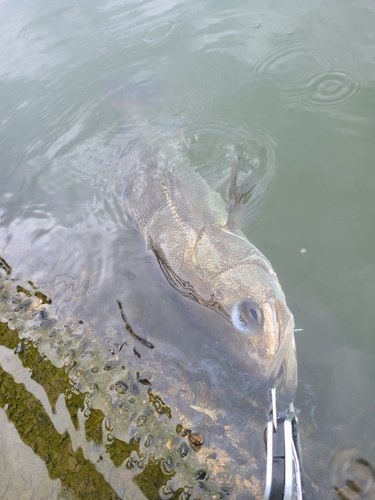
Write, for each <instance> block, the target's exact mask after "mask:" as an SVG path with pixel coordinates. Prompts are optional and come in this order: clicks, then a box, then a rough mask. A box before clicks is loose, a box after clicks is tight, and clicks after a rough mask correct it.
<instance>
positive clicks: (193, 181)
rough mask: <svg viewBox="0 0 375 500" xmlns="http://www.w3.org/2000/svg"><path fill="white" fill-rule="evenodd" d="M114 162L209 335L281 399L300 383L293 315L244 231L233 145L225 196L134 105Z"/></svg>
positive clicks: (243, 180)
mask: <svg viewBox="0 0 375 500" xmlns="http://www.w3.org/2000/svg"><path fill="white" fill-rule="evenodd" d="M127 109H131V112H129V113H128V116H132V119H129V122H128V123H129V126H128V134H127V140H126V141H125V144H124V148H123V151H122V157H121V160H120V161H119V165H118V169H119V170H120V172H121V176H120V177H121V182H122V185H123V192H122V195H123V198H124V204H125V211H126V213H127V215H128V217H129V219H130V220H131V222H132V224H133V225H134V227H135V229H136V230H137V231H138V232H139V234H140V235H141V236H142V238H143V240H144V242H145V243H146V245H147V248H148V249H149V251H150V252H152V253H153V254H154V256H155V257H156V261H157V263H158V266H159V267H160V270H161V271H162V273H163V275H164V279H165V280H166V282H168V283H169V285H170V286H171V287H172V289H173V290H174V293H177V295H178V296H179V298H180V299H181V301H182V304H183V306H184V307H185V308H186V310H187V311H189V315H190V317H191V318H192V319H193V321H194V323H195V324H196V325H198V326H199V329H200V330H201V331H202V333H204V334H206V333H207V334H208V338H210V339H212V342H215V343H216V345H218V346H219V348H220V349H221V350H222V351H223V352H225V353H226V354H228V356H230V357H231V359H233V360H235V363H236V366H238V368H239V370H242V371H244V372H245V373H248V374H249V377H252V378H253V379H254V380H257V381H258V382H259V384H260V386H261V385H262V384H264V385H265V386H266V387H268V388H271V387H273V386H275V385H277V387H278V389H279V397H280V401H281V402H283V403H285V404H289V403H290V402H291V401H293V399H294V396H295V392H296V387H297V382H298V375H297V358H296V347H295V340H294V318H293V315H292V313H291V311H290V309H289V308H288V306H287V304H286V299H285V295H284V293H283V290H282V288H281V285H280V283H279V281H278V278H277V276H276V273H275V271H274V270H273V268H272V266H271V263H270V262H269V260H268V259H267V258H266V257H265V256H264V255H263V254H262V253H261V252H260V251H259V250H258V249H257V248H256V247H255V246H254V245H253V244H252V243H251V242H250V241H249V240H248V238H247V237H246V236H245V234H244V233H243V232H242V230H241V226H242V224H243V221H244V220H246V216H247V215H248V213H249V211H250V208H249V207H251V203H250V200H251V198H252V195H253V194H254V191H256V189H254V185H251V182H250V181H249V176H246V175H245V176H244V175H243V173H242V172H239V168H238V156H237V155H236V154H235V152H233V155H232V156H233V158H232V167H231V178H230V184H229V189H228V195H227V200H226V202H225V201H224V199H223V197H222V196H221V194H220V193H218V192H216V191H214V190H213V189H211V188H210V186H209V185H208V183H207V182H206V180H205V179H204V178H203V177H202V176H201V175H200V174H199V173H198V172H197V171H196V169H194V167H193V166H191V165H190V163H189V161H188V159H187V158H186V157H184V155H183V154H182V153H181V149H177V148H176V146H175V143H173V144H172V143H171V142H170V141H168V140H167V139H166V138H165V137H163V136H162V135H161V134H160V132H159V130H158V128H157V127H155V128H154V127H152V126H151V125H150V124H149V123H148V122H147V120H145V119H144V118H143V117H142V116H140V115H139V113H138V112H137V111H136V110H135V107H134V106H132V103H130V105H129V103H128V105H127Z"/></svg>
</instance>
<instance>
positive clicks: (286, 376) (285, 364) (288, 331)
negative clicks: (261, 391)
mask: <svg viewBox="0 0 375 500" xmlns="http://www.w3.org/2000/svg"><path fill="white" fill-rule="evenodd" d="M297 383H298V373H297V355H296V346H295V341H294V318H293V315H292V314H291V313H290V317H289V320H288V322H287V325H286V328H285V334H284V337H283V339H282V341H281V343H280V345H279V348H278V351H277V354H276V356H275V358H274V360H273V363H272V366H271V368H270V370H269V372H268V377H267V385H268V386H269V387H277V388H278V389H279V391H280V392H279V400H280V402H281V403H282V404H286V405H288V404H290V403H291V402H292V401H293V400H294V397H295V394H296V389H297Z"/></svg>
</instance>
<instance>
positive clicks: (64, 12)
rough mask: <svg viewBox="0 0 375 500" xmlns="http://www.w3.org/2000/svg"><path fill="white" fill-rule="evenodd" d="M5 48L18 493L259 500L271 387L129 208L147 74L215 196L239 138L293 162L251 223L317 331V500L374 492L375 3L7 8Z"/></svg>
mask: <svg viewBox="0 0 375 500" xmlns="http://www.w3.org/2000/svg"><path fill="white" fill-rule="evenodd" d="M0 39H1V50H0V144H1V160H0V257H2V258H3V259H4V260H5V262H6V263H7V264H8V265H9V266H11V273H10V274H6V273H7V272H8V271H9V269H8V268H7V267H6V266H5V264H2V265H1V266H0V267H2V268H3V271H2V283H5V285H4V286H3V288H2V289H1V290H0V293H1V300H2V303H1V308H0V313H1V316H0V321H1V323H0V325H1V346H0V367H1V368H0V369H1V372H0V377H1V387H0V406H1V408H2V409H0V420H1V426H0V442H1V450H2V453H1V458H0V497H1V498H2V499H6V500H13V499H18V498H20V499H21V498H22V499H31V498H33V499H34V498H37V499H41V500H43V499H47V498H48V499H50V498H51V499H52V498H60V499H65V498H67V499H70V498H72V499H73V498H124V499H128V498H129V499H131V498H134V499H142V498H147V499H149V500H153V499H157V498H159V497H160V498H166V499H167V498H181V499H185V498H186V499H187V498H189V497H188V493H189V492H190V493H191V497H190V498H192V499H193V498H201V499H206V498H207V499H208V498H210V499H211V498H219V497H220V495H221V496H222V497H223V498H233V499H237V500H246V499H251V498H256V499H258V498H262V491H263V486H264V479H265V453H264V445H263V441H262V432H263V428H264V426H265V424H266V410H265V408H264V401H263V400H262V398H263V396H264V395H259V394H255V393H254V390H253V389H252V387H251V384H248V381H247V380H246V378H240V379H239V378H238V377H237V378H236V376H235V373H234V371H233V367H232V365H231V364H230V362H229V361H228V360H226V359H223V358H221V357H220V356H219V355H218V354H217V353H216V352H214V351H213V350H212V349H210V347H209V346H207V345H206V341H205V340H204V339H200V337H199V330H198V329H197V328H196V326H194V325H190V324H188V320H187V318H186V316H185V315H184V314H181V313H180V311H179V310H178V309H177V308H176V306H175V304H174V302H173V300H172V299H171V298H170V297H169V296H168V294H165V293H164V290H163V288H161V287H160V283H159V282H158V281H157V279H155V276H154V274H153V272H152V270H151V269H152V262H150V257H149V256H147V254H144V253H143V252H142V250H140V242H139V239H138V238H137V237H136V235H135V234H134V231H133V230H132V228H131V227H130V225H129V223H128V222H127V220H126V218H125V216H124V214H123V205H122V200H121V193H122V186H121V179H120V178H119V177H120V176H119V172H118V170H117V169H116V158H118V156H119V155H121V145H122V143H123V136H122V134H121V120H122V119H123V111H124V110H123V109H122V103H121V102H120V101H116V102H113V100H111V99H108V97H106V89H107V88H113V87H116V86H128V88H129V86H130V88H134V92H139V94H137V99H139V100H140V102H141V105H142V112H143V113H144V115H145V116H146V118H147V119H148V120H149V121H150V122H151V123H152V124H153V125H154V126H157V127H159V128H160V130H161V131H163V133H164V134H165V135H166V136H167V137H173V136H174V134H176V131H177V133H180V132H182V133H183V136H184V139H185V141H186V143H187V144H188V145H189V148H185V153H186V155H187V156H188V157H189V159H190V163H191V165H192V166H193V167H196V168H197V169H198V170H199V172H200V173H202V175H203V176H204V177H205V178H206V179H207V180H208V182H209V183H210V185H211V186H212V187H213V188H214V189H218V190H220V191H221V192H222V193H224V192H225V189H224V188H223V182H224V181H225V179H228V177H229V164H230V161H229V160H228V148H229V149H230V148H235V150H236V151H239V153H240V155H241V158H242V159H243V160H244V161H245V163H246V162H248V163H250V164H252V165H256V166H259V167H260V170H261V171H262V169H263V170H264V171H269V172H271V173H272V175H271V176H270V181H269V183H268V185H267V189H266V190H265V192H264V193H263V195H262V197H261V199H260V200H259V202H258V203H257V207H256V210H255V215H254V218H253V221H252V222H251V223H249V224H248V226H247V227H246V228H245V229H244V232H245V234H246V236H247V237H248V238H249V240H250V241H251V242H252V243H254V244H255V245H256V246H257V247H258V248H259V249H260V250H261V251H262V252H263V253H264V254H265V255H266V256H267V258H268V259H269V260H270V261H271V262H272V265H273V267H274V268H275V270H276V272H277V274H278V277H279V280H280V282H281V285H282V287H283V290H284V292H285V295H286V298H287V302H288V305H289V307H290V308H291V310H292V311H293V314H294V316H295V320H296V328H297V329H298V330H299V331H297V332H296V344H297V352H298V362H299V379H300V384H299V388H298V391H297V397H296V402H295V406H296V408H297V409H298V411H299V421H300V426H301V443H302V454H303V459H304V468H305V473H306V479H305V484H306V498H308V499H327V500H332V499H335V500H338V499H340V498H344V499H349V500H353V499H354V500H357V499H360V498H361V499H362V498H365V499H366V498H368V499H373V498H375V484H374V480H375V478H374V472H373V470H374V469H373V467H374V466H375V440H374V431H373V429H374V414H375V403H374V399H375V398H374V381H375V363H374V357H375V342H374V334H375V331H374V324H375V312H374V311H375V309H374V302H375V259H374V248H375V231H374V208H375V202H374V191H375V172H374V165H375V164H374V158H375V142H374V137H375V6H374V5H373V4H372V3H371V2H365V1H356V2H348V1H346V0H344V1H337V0H336V1H329V2H303V3H301V2H296V1H292V0H291V1H289V2H280V1H279V2H275V1H270V2H260V1H259V2H244V1H236V2H232V3H228V2H222V1H216V2H209V1H196V0H194V1H191V2H184V1H180V2H179V1H170V2H163V1H157V2H156V1H154V2H153V1H143V2H141V1H140V2H117V1H115V0H113V1H111V0H108V1H106V2H95V1H91V2H84V1H82V2H80V3H76V4H74V5H73V4H71V3H69V2H66V1H64V0H63V1H61V2H59V4H58V6H57V5H54V4H53V3H51V2H47V1H43V0H39V1H37V0H33V1H29V2H24V1H22V0H19V1H10V0H7V1H4V0H3V1H0ZM140 81H143V82H144V81H147V82H152V83H151V88H152V91H151V92H150V93H147V92H144V93H143V91H140V90H137V89H138V87H137V85H136V84H134V82H140ZM132 86H133V87H132ZM183 147H184V146H183ZM0 271H1V269H0ZM17 287H21V288H18V289H17ZM35 287H36V288H35ZM41 293H42V294H45V295H40V294H41ZM37 294H39V297H38V295H37ZM45 297H48V298H50V299H51V300H52V303H51V304H48V303H45V304H42V302H47V301H46V300H45V299H44V298H45ZM41 299H42V300H41ZM117 300H121V302H122V304H123V307H124V310H125V312H126V317H127V319H128V320H129V323H130V324H131V325H132V327H133V328H134V329H137V332H139V333H140V334H141V335H142V336H143V337H145V338H147V339H149V341H152V342H153V343H154V345H155V349H154V350H151V351H149V350H147V348H146V347H145V346H144V345H142V344H139V343H137V341H136V340H135V339H134V338H133V337H131V335H129V332H128V331H127V330H126V329H125V328H124V324H123V321H122V319H121V316H120V313H119V309H118V305H117ZM38 301H39V302H38ZM43 311H44V312H43ZM8 322H9V323H8ZM80 322H81V323H80ZM6 323H8V326H10V328H11V330H8V328H7V327H6V326H5V325H6ZM54 329H55V330H54ZM17 331H19V333H17ZM12 332H13V333H12ZM21 341H22V342H23V344H22V342H21ZM20 342H21V344H22V345H21V347H19V349H18V351H19V352H18V351H17V345H19V343H20ZM125 342H126V344H124V343H125ZM121 346H123V347H121ZM26 347H28V349H26ZM120 347H121V349H120ZM14 349H16V351H17V352H16V353H14ZM134 349H135V350H136V353H135V352H134ZM70 351H71V352H70ZM138 355H140V357H139V356H138ZM38 356H39V357H38ZM72 363H73V364H72ZM122 366H125V368H122ZM108 367H110V368H109V369H108ZM137 374H138V375H137ZM119 381H120V382H121V381H122V383H124V384H126V387H127V389H126V401H125V399H124V400H122V399H121V398H122V397H123V396H122V392H121V391H122V389H123V388H124V386H121V384H120V385H116V384H118V382H119ZM146 382H149V383H150V384H151V385H148V384H147V383H146ZM149 391H151V392H149ZM88 398H89V399H88ZM90 398H91V399H90ZM131 398H133V402H129V399H131ZM155 398H156V399H155ZM90 401H91V403H90ZM120 404H123V406H119V405H120ZM131 408H135V409H134V410H132V409H131ZM121 410H123V411H121ZM169 412H171V414H169ZM170 415H171V416H170ZM144 421H145V422H146V423H144ZM179 423H180V424H181V423H182V425H184V426H185V427H186V428H188V429H189V430H191V431H192V432H196V433H198V434H200V435H202V436H203V446H202V447H201V448H200V449H197V450H195V449H194V447H193V446H192V443H191V442H190V441H189V438H188V437H187V436H188V435H189V434H187V435H185V436H183V435H180V434H181V432H180V433H178V432H177V430H176V426H177V425H178V424H179ZM149 436H152V438H153V441H152V443H151V441H147V439H148V437H149ZM185 447H186V448H185ZM179 450H180V451H179ZM181 450H182V452H181ZM186 450H188V454H187V458H185V456H184V452H185V451H186ZM168 457H169V458H168ZM178 464H179V465H178Z"/></svg>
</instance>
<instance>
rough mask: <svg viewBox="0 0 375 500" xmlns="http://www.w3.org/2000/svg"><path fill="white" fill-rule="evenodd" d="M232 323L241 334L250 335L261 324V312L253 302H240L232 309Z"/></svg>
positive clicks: (247, 300)
mask: <svg viewBox="0 0 375 500" xmlns="http://www.w3.org/2000/svg"><path fill="white" fill-rule="evenodd" d="M232 321H233V324H234V326H235V327H236V328H238V330H241V332H246V333H252V332H254V331H255V330H256V329H257V328H259V327H260V326H261V325H262V323H263V315H262V311H261V309H260V307H259V306H258V304H256V303H255V302H254V301H252V300H250V299H246V300H241V301H240V302H237V304H235V306H234V308H233V312H232Z"/></svg>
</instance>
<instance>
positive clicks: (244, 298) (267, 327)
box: [197, 229, 297, 403]
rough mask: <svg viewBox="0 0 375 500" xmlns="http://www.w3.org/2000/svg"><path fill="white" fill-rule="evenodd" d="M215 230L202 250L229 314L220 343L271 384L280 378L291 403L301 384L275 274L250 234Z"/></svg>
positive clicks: (288, 319) (208, 273)
mask: <svg viewBox="0 0 375 500" xmlns="http://www.w3.org/2000/svg"><path fill="white" fill-rule="evenodd" d="M217 232H218V230H217V229H214V230H212V229H210V230H208V231H206V234H205V235H204V237H203V238H202V240H203V239H206V241H205V242H204V241H202V247H201V250H203V249H205V252H206V253H207V256H206V259H208V264H207V266H206V280H207V281H209V282H210V288H211V294H212V295H213V296H214V297H215V299H216V300H217V301H218V303H219V304H220V308H221V310H223V311H224V312H225V314H226V319H227V322H226V323H227V326H226V327H225V326H223V327H221V330H222V331H221V332H220V339H221V342H222V343H223V344H224V345H225V347H226V349H227V350H229V351H231V353H232V355H233V356H234V357H235V359H238V360H240V364H241V366H245V367H246V369H248V370H249V371H250V372H251V373H252V375H255V376H256V377H258V378H259V379H261V380H262V381H263V382H265V383H266V384H267V385H268V386H269V387H272V386H273V385H274V384H276V383H280V382H281V393H280V399H281V400H283V401H284V402H286V403H288V402H291V401H292V400H293V398H294V394H295V390H296V386H297V361H296V352H295V343H294V318H293V315H292V313H291V311H290V309H289V308H288V306H287V304H286V300H285V296H284V293H283V290H282V288H281V286H280V283H279V281H278V279H277V276H276V273H275V271H274V270H273V268H272V266H271V264H270V263H269V261H268V260H267V259H266V257H265V256H264V255H263V254H262V253H261V252H260V251H259V250H258V249H257V248H256V247H255V246H254V245H252V244H251V243H250V242H249V241H248V240H247V239H246V238H244V237H241V236H237V235H233V233H230V232H226V231H221V233H222V234H221V235H218V234H217ZM219 241H220V245H218V242H219ZM203 245H204V246H203ZM199 254H200V256H201V258H203V252H199V249H198V250H197V255H198V257H199ZM208 254H209V256H208ZM223 328H224V330H225V331H223Z"/></svg>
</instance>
